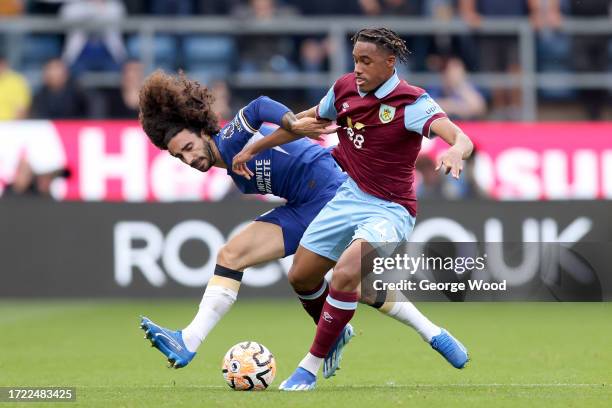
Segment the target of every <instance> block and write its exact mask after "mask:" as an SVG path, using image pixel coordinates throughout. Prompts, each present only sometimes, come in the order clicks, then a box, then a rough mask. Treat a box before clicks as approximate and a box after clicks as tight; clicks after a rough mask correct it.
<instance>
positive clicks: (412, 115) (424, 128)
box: [404, 93, 446, 137]
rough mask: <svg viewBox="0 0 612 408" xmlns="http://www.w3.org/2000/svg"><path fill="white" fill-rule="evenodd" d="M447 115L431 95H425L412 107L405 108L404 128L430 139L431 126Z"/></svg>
mask: <svg viewBox="0 0 612 408" xmlns="http://www.w3.org/2000/svg"><path fill="white" fill-rule="evenodd" d="M445 117H446V113H444V111H443V110H442V108H440V105H438V104H437V103H436V101H434V100H433V98H432V97H431V96H429V94H427V93H424V94H423V95H421V96H419V98H418V99H417V100H416V101H415V102H414V103H413V104H411V105H406V107H405V108H404V126H405V127H406V130H409V131H411V132H416V133H418V134H421V135H423V136H425V137H429V133H430V127H431V124H432V123H433V122H434V121H435V120H436V119H440V118H445Z"/></svg>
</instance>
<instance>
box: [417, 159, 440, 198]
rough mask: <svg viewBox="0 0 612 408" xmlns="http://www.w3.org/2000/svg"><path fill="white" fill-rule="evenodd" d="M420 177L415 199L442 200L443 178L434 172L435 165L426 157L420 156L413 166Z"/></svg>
mask: <svg viewBox="0 0 612 408" xmlns="http://www.w3.org/2000/svg"><path fill="white" fill-rule="evenodd" d="M415 167H416V170H417V171H418V172H419V175H420V178H419V180H420V182H419V183H418V186H417V197H418V199H419V200H443V199H445V198H446V197H445V196H444V191H443V181H444V180H443V177H442V175H441V174H440V173H439V172H437V171H436V164H435V163H434V161H433V160H432V159H431V157H429V156H427V155H420V156H419V157H418V158H417V161H416V164H415Z"/></svg>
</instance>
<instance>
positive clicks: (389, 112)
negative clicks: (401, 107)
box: [378, 103, 395, 123]
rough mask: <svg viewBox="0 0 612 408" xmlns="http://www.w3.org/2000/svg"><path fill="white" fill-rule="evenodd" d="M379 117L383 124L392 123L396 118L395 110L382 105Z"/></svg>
mask: <svg viewBox="0 0 612 408" xmlns="http://www.w3.org/2000/svg"><path fill="white" fill-rule="evenodd" d="M378 117H379V119H380V121H381V122H382V123H389V122H391V121H392V120H393V118H394V117H395V108H394V107H393V106H389V105H385V104H384V103H381V104H380V109H379V110H378Z"/></svg>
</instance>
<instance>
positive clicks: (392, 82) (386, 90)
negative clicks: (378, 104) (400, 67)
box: [357, 69, 400, 99]
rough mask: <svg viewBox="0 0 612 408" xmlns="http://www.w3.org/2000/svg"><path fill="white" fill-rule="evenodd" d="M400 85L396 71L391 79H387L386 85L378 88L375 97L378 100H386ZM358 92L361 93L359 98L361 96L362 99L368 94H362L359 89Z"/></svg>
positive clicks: (395, 70)
mask: <svg viewBox="0 0 612 408" xmlns="http://www.w3.org/2000/svg"><path fill="white" fill-rule="evenodd" d="M399 83H400V80H399V77H398V76H397V69H394V70H393V75H391V78H389V79H387V81H385V83H384V84H382V85H381V86H379V87H378V89H377V90H376V92H374V96H376V97H377V98H378V99H382V98H384V97H385V96H387V95H389V94H390V93H391V92H393V90H394V89H395V87H397V85H398V84H399ZM357 92H359V96H361V97H362V98H363V97H364V96H366V95H367V94H368V93H367V92H361V91H360V90H359V88H357Z"/></svg>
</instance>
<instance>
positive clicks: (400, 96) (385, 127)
mask: <svg viewBox="0 0 612 408" xmlns="http://www.w3.org/2000/svg"><path fill="white" fill-rule="evenodd" d="M317 117H319V118H325V119H329V120H335V121H336V123H337V124H338V126H340V128H339V129H338V139H339V143H338V145H337V146H336V147H335V148H334V149H333V151H332V154H333V156H334V158H335V159H336V160H337V162H338V163H339V164H340V166H341V167H342V168H343V169H344V171H346V172H347V173H348V175H349V176H350V177H351V178H352V179H353V180H354V181H355V182H356V183H357V185H358V186H359V188H360V189H361V190H363V191H365V192H366V193H369V194H371V195H373V196H376V197H379V198H382V199H385V200H388V201H392V202H395V203H398V204H401V205H403V206H404V207H406V209H407V210H408V211H409V212H410V214H412V215H413V216H415V215H416V212H417V203H416V192H415V188H414V167H415V162H416V158H417V155H418V153H419V151H420V149H421V141H422V139H423V136H425V137H429V133H430V127H431V124H432V123H433V121H435V120H437V119H440V118H443V117H446V114H445V113H444V112H443V111H442V109H441V108H440V106H438V104H437V103H436V102H435V101H434V100H433V99H432V98H431V97H430V96H429V95H428V94H427V93H426V92H425V91H424V90H423V89H421V88H418V87H416V86H412V85H409V84H408V83H407V82H406V81H403V80H400V79H399V78H398V76H397V73H394V74H393V76H392V77H391V78H390V79H389V80H387V81H386V82H385V83H384V84H382V85H381V86H380V87H379V88H378V89H377V90H376V91H374V92H369V93H366V94H364V93H362V92H360V91H359V90H358V89H357V84H356V83H355V74H353V73H350V74H346V75H344V76H342V77H341V78H340V79H338V80H337V81H336V83H335V84H334V85H333V87H332V88H331V89H330V90H329V92H328V93H327V95H325V97H324V98H323V99H322V100H321V102H320V103H319V105H318V107H317Z"/></svg>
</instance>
